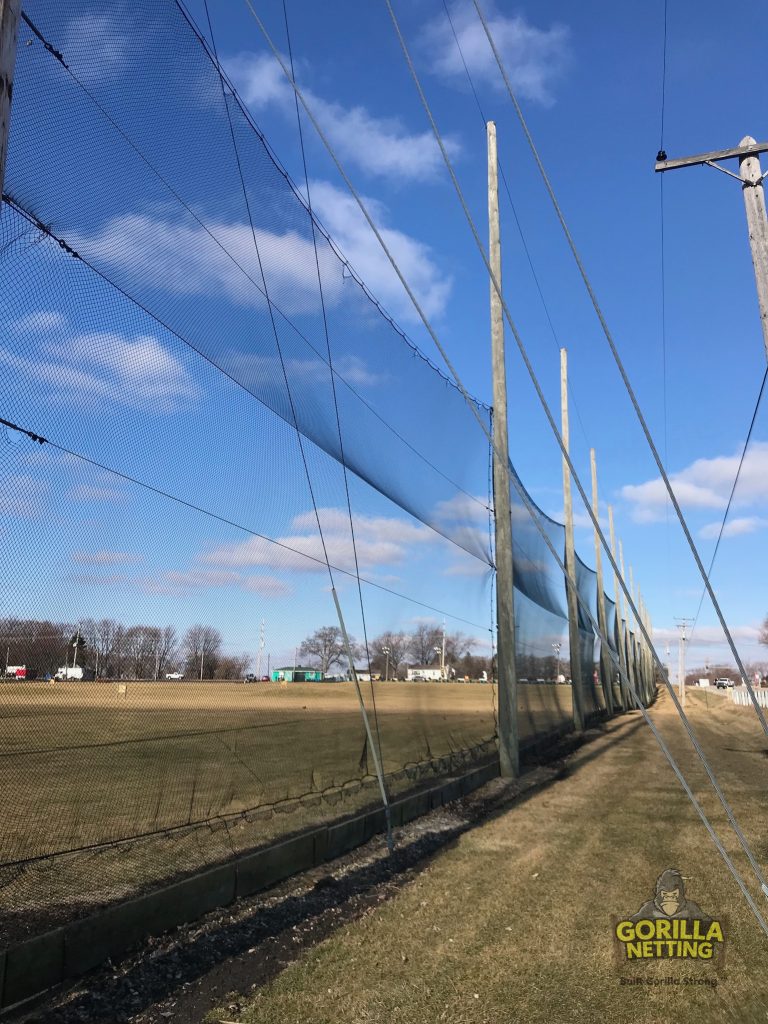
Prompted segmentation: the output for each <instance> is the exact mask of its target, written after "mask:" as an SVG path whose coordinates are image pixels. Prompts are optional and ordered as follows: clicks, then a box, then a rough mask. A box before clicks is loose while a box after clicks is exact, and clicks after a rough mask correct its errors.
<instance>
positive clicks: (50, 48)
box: [0, 8, 482, 504]
mask: <svg viewBox="0 0 768 1024" xmlns="http://www.w3.org/2000/svg"><path fill="white" fill-rule="evenodd" d="M181 9H182V11H183V8H181ZM183 13H184V14H185V17H186V19H187V20H188V21H189V16H188V15H187V14H186V12H184V11H183ZM22 18H23V20H24V22H25V23H26V25H27V27H28V28H29V29H30V31H31V32H33V33H34V35H35V36H36V37H37V38H38V39H40V40H41V42H42V43H43V45H44V48H45V49H46V50H47V51H48V52H49V53H50V54H51V55H52V56H53V57H54V58H55V59H56V60H57V61H58V62H59V63H60V64H61V66H62V67H63V68H64V70H65V71H66V72H67V74H68V75H69V77H70V78H71V79H72V81H73V82H74V83H75V84H76V85H77V86H78V87H79V88H80V89H81V90H82V92H83V93H84V95H86V96H87V97H88V99H89V100H90V101H91V103H93V105H94V106H95V107H96V109H97V110H98V111H99V112H100V113H101V114H102V116H103V117H104V118H105V119H106V120H107V121H108V122H109V124H110V125H111V126H112V127H113V128H114V130H115V131H116V132H117V134H118V135H119V136H120V138H121V139H122V140H123V141H124V142H125V143H126V145H128V146H129V147H130V148H131V149H132V150H133V152H134V153H135V154H136V156H137V157H138V158H139V159H140V160H141V161H142V163H143V164H144V165H145V166H146V167H147V168H148V170H150V171H151V172H152V174H153V175H154V176H155V177H156V178H157V180H158V181H159V182H160V183H161V184H162V186H163V187H164V188H165V189H166V190H167V191H168V193H169V194H170V195H171V196H172V197H173V198H174V199H175V200H176V202H178V203H179V205H180V206H181V207H182V208H183V209H184V210H185V211H186V212H187V213H188V214H189V215H190V217H192V219H193V220H194V221H195V222H196V223H197V224H198V225H199V227H200V228H201V229H202V230H203V231H204V232H205V234H206V235H207V236H208V237H209V238H210V239H211V241H212V242H213V243H214V244H215V245H216V246H217V248H218V249H219V250H220V251H221V252H222V253H223V254H224V255H225V256H226V257H227V258H228V259H229V260H230V261H231V262H232V263H233V265H234V266H236V267H237V269H238V270H239V271H240V272H241V273H242V274H243V276H244V277H245V278H246V280H247V281H249V282H250V284H252V285H253V286H254V288H256V290H257V291H258V292H259V294H260V295H262V296H263V297H264V298H266V296H265V295H264V289H263V288H262V286H261V285H260V284H259V282H258V281H257V280H256V279H255V278H254V277H253V275H252V274H250V273H249V272H248V270H247V269H246V268H245V267H244V266H243V265H242V263H240V261H239V260H238V259H237V257H236V256H235V255H233V253H232V252H230V250H229V249H228V248H227V247H226V246H225V245H224V243H223V242H222V241H221V239H220V238H219V237H218V236H217V235H216V233H215V232H214V231H212V230H211V228H210V227H209V226H208V225H207V224H206V222H205V221H204V220H203V219H202V218H201V217H200V215H199V214H198V213H197V212H196V211H195V210H194V209H193V207H191V206H190V205H189V204H188V203H187V201H186V200H185V199H184V197H183V196H182V195H181V194H180V193H179V192H178V191H177V190H176V189H175V188H174V186H173V185H172V184H171V183H170V182H169V181H168V179H167V178H166V177H165V176H164V175H163V174H162V172H161V171H159V170H158V168H157V167H155V165H154V164H153V163H152V162H151V160H150V159H149V158H148V157H147V156H146V154H145V153H144V152H143V151H142V149H141V148H140V147H139V146H138V145H137V144H136V143H135V142H134V141H133V139H132V138H131V137H130V136H129V135H128V134H127V132H126V131H125V130H124V129H123V128H122V127H121V126H120V124H119V123H118V122H117V121H116V120H115V118H114V117H113V116H112V114H110V112H109V111H108V110H107V109H106V107H104V106H103V104H102V103H101V102H100V101H99V100H98V98H97V97H96V96H95V95H94V94H93V93H92V92H91V91H90V89H88V87H87V86H86V85H84V84H83V82H82V81H81V80H80V79H79V78H78V76H77V75H76V74H75V73H74V71H73V70H72V68H71V67H70V66H69V64H68V63H67V62H66V60H65V59H64V55H63V54H62V53H61V52H60V51H59V50H57V49H56V48H55V47H54V46H53V45H52V44H51V43H49V42H48V41H47V40H46V39H45V36H44V35H43V34H42V32H41V31H40V30H39V29H38V28H37V26H36V25H35V24H34V22H33V21H32V20H31V19H30V18H29V17H28V16H27V15H26V14H25V13H24V12H23V11H22ZM190 24H191V22H190ZM196 37H197V38H198V39H200V36H199V35H197V33H196ZM200 41H201V42H203V43H204V42H205V41H204V40H202V39H200ZM205 52H206V56H208V57H209V59H210V60H211V63H212V64H213V65H214V68H216V70H217V71H218V73H219V75H223V77H224V80H225V81H226V83H227V88H228V89H229V90H230V91H231V92H232V95H233V96H234V97H235V98H237V100H238V104H239V106H240V109H241V110H243V111H244V113H245V112H246V110H245V108H244V106H243V104H242V102H241V101H240V100H239V97H237V93H236V91H235V89H234V87H233V85H232V83H231V82H230V81H229V79H228V78H227V77H226V75H225V74H224V72H223V69H222V68H221V67H220V66H218V67H217V66H216V63H215V61H214V59H213V56H212V55H211V54H210V53H208V50H207V48H205ZM249 124H250V122H249ZM251 127H253V125H251ZM254 130H256V129H255V128H254ZM257 133H258V132H257ZM258 134H259V138H260V139H261V140H262V141H263V142H264V143H265V144H266V140H265V139H263V137H262V136H261V134H260V133H258ZM267 149H268V147H267ZM268 151H269V150H268ZM270 158H271V159H272V160H273V162H275V165H276V166H277V167H278V169H279V170H280V171H281V173H282V174H283V175H284V176H285V177H286V179H287V180H288V181H289V184H290V185H291V188H292V189H293V191H294V192H295V194H296V196H297V198H298V199H299V201H301V202H303V200H302V199H301V195H300V194H299V192H298V190H297V189H296V188H295V186H294V184H293V182H292V181H291V180H290V178H289V176H288V174H287V172H286V171H285V170H284V169H283V168H282V167H280V165H279V164H277V161H276V159H275V157H274V156H273V154H272V153H271V152H270ZM4 198H5V197H4ZM14 205H17V204H14ZM18 209H19V211H20V212H22V213H25V212H26V211H24V210H23V208H21V207H20V206H19V207H18ZM309 213H310V218H311V221H312V228H313V235H314V233H315V231H316V230H317V229H319V230H321V231H322V233H323V237H324V238H325V239H326V241H328V242H329V243H331V244H332V246H333V249H334V252H335V253H336V255H337V257H338V258H339V259H340V261H341V262H342V265H343V267H344V268H346V269H347V270H348V271H349V272H350V273H351V274H352V276H353V277H354V278H355V280H356V281H357V283H358V284H361V282H360V281H359V279H358V278H357V275H356V274H355V272H354V270H353V268H352V267H351V266H350V264H349V263H348V261H347V260H346V258H345V257H344V256H343V254H341V253H339V252H338V249H337V247H336V246H335V244H333V243H332V240H331V239H330V238H329V237H328V236H327V234H326V233H325V232H324V231H323V230H322V227H321V226H320V225H319V222H318V219H317V214H316V213H315V211H314V210H310V211H309ZM30 219H32V220H33V221H34V218H33V217H30ZM38 226H39V225H38ZM48 233H49V234H50V232H48ZM17 240H18V239H17V238H15V239H12V240H11V241H9V242H8V243H7V244H6V247H5V248H7V247H8V246H10V245H12V244H13V243H14V242H15V241H17ZM5 248H4V249H3V250H0V254H2V252H4V251H5ZM80 258H81V259H82V260H83V262H84V263H86V264H87V265H88V266H89V267H91V269H92V270H94V271H95V272H96V273H99V274H100V276H101V277H102V278H103V279H104V280H106V281H107V282H108V283H110V284H112V285H113V286H114V287H117V286H116V285H114V282H112V281H111V280H110V279H109V278H108V277H106V275H105V274H103V273H102V272H101V271H99V270H97V269H96V268H95V267H93V266H92V265H91V264H90V263H88V261H87V260H85V259H84V258H83V257H82V256H81V257H80ZM123 294H125V293H123ZM366 294H367V295H368V297H369V298H370V299H371V301H372V302H374V303H375V305H376V306H377V308H378V309H379V311H380V312H381V314H382V315H383V316H384V317H385V319H386V320H387V321H388V322H389V323H390V324H391V325H392V327H393V328H394V329H395V330H396V331H397V333H398V334H399V335H400V337H401V338H402V339H403V340H404V341H405V342H406V344H407V345H408V346H409V348H411V349H412V350H413V351H414V352H415V353H417V354H418V355H419V356H420V357H421V358H422V359H423V360H424V361H425V362H426V363H427V364H428V365H429V366H430V367H431V368H432V369H434V370H435V371H436V372H437V373H440V376H441V377H442V378H443V379H444V380H446V381H447V382H448V383H451V384H453V382H452V381H450V380H449V379H448V378H447V377H445V375H444V374H442V373H441V371H440V370H439V368H437V367H435V366H434V364H433V363H432V362H431V361H430V360H428V359H427V358H426V356H424V354H423V353H422V352H420V351H419V349H418V348H417V347H416V346H415V345H414V344H413V342H411V341H410V340H409V339H408V338H407V337H406V335H405V334H404V333H403V331H402V330H400V328H398V327H397V325H396V324H395V323H394V321H393V320H392V318H391V317H390V316H389V315H388V314H387V313H386V312H385V311H384V310H383V309H382V308H381V306H380V305H379V303H378V302H377V301H376V300H375V299H373V297H372V296H370V295H369V293H368V292H367V290H366ZM127 297H128V298H131V299H132V296H127ZM271 301H272V306H273V309H274V310H275V311H276V312H277V313H278V314H279V315H280V316H281V317H282V319H283V320H284V321H285V322H286V323H287V324H288V325H289V326H290V327H291V329H292V330H293V331H294V332H295V333H296V335H297V337H299V338H301V340H302V341H303V342H304V343H305V344H306V345H307V347H308V348H309V349H310V351H311V352H313V353H314V354H315V355H316V356H317V357H318V359H320V360H322V361H323V362H326V358H325V356H324V355H323V353H322V352H321V351H320V350H319V349H318V348H316V347H315V346H314V345H313V344H312V342H311V341H310V339H309V338H308V337H307V336H306V335H305V334H304V333H303V332H302V331H301V330H300V329H299V327H298V326H297V325H296V324H295V323H294V321H293V320H292V319H291V318H290V317H289V316H288V314H287V313H286V312H285V311H284V310H283V309H282V308H281V307H280V306H279V305H278V304H277V303H276V302H275V301H274V298H272V299H271ZM141 308H142V309H143V310H144V311H145V312H147V313H148V314H149V315H150V316H152V317H153V319H156V320H158V318H157V317H155V316H154V314H153V313H151V311H149V310H147V309H145V307H141ZM158 322H159V323H162V321H160V320H158ZM162 326H163V327H165V328H166V329H170V328H168V326H167V325H166V324H164V323H163V324H162ZM174 333H175V332H174ZM176 336H177V337H178V338H179V339H180V340H181V341H182V342H183V343H184V344H185V345H186V346H187V347H189V348H191V349H192V350H193V351H195V352H197V353H198V355H201V356H202V357H203V358H204V359H206V360H207V362H209V363H210V364H211V365H212V366H214V367H215V368H216V369H217V370H219V371H220V372H221V373H224V374H225V375H226V376H229V374H227V372H226V371H225V370H223V369H222V368H221V367H220V366H219V365H218V364H217V363H216V362H214V360H213V359H212V358H210V357H209V356H206V355H204V353H202V352H200V350H199V349H197V348H195V346H194V345H192V344H191V342H189V341H188V340H187V339H186V338H184V337H182V336H181V335H178V334H177V335H176ZM331 372H332V373H333V374H334V375H335V377H336V378H338V379H339V380H340V381H341V382H342V383H343V384H344V385H345V387H347V388H348V390H349V391H350V392H351V393H352V394H353V395H354V396H355V398H357V399H358V401H360V402H362V404H363V405H364V406H365V407H366V408H367V409H368V410H369V412H371V413H372V414H373V415H374V416H375V417H376V418H377V419H378V420H379V422H380V423H381V424H382V425H383V426H384V427H386V428H387V429H388V430H389V431H390V432H391V433H392V434H394V436H395V437H396V438H397V439H398V440H399V441H401V442H402V443H403V444H404V445H405V446H406V447H407V448H409V449H410V450H411V451H412V452H413V453H414V455H416V456H418V458H420V459H421V460H422V461H423V462H424V463H425V464H426V465H428V466H429V467H430V469H433V470H434V471H435V472H436V473H437V474H439V475H440V476H441V477H443V479H444V480H446V481H447V482H448V483H449V484H451V486H452V487H455V488H456V489H457V490H459V491H461V492H462V494H464V495H466V496H467V497H468V498H471V499H472V501H475V502H477V503H478V504H482V503H481V502H479V501H478V498H477V496H476V495H474V494H472V493H471V492H469V491H467V490H465V489H464V488H463V487H462V486H461V484H459V483H457V482H456V481H455V480H453V479H451V477H449V476H448V475H447V474H446V473H445V472H444V471H443V470H441V469H440V468H439V467H437V466H436V465H434V463H432V462H431V461H430V460H429V459H428V458H427V457H426V455H424V454H423V453H422V452H420V451H419V450H418V449H417V448H416V447H415V446H414V445H413V444H412V443H411V442H410V441H408V440H407V439H406V438H405V437H403V436H402V434H400V433H399V431H398V430H397V429H396V428H395V427H394V426H392V424H391V423H389V421H388V420H386V419H384V417H383V416H382V415H381V413H379V412H377V410H376V409H375V408H374V407H373V406H372V405H371V404H370V402H369V401H368V400H367V399H366V398H365V397H364V396H363V395H362V394H361V393H360V392H359V391H357V390H356V389H355V388H354V387H353V385H352V384H350V382H349V381H348V380H347V379H346V378H345V377H344V376H343V374H341V373H339V371H338V370H337V369H336V368H335V367H333V368H331ZM230 379H231V380H234V378H231V377H230ZM234 383H236V384H238V386H239V387H241V388H243V390H245V391H247V392H248V394H250V395H252V397H254V398H256V400H257V401H259V402H261V399H260V398H258V396H256V395H254V393H253V392H252V391H250V390H249V389H248V388H246V387H245V386H244V385H242V384H240V383H239V382H238V381H236V380H235V381H234ZM453 386H455V385H453ZM473 400H474V401H475V402H477V404H478V405H481V404H482V403H481V402H480V401H479V400H478V399H473ZM262 404H263V402H262ZM267 408H268V407H267ZM271 411H273V412H274V411H275V410H271ZM276 415H280V414H279V413H276Z"/></svg>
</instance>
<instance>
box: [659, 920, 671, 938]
mask: <svg viewBox="0 0 768 1024" xmlns="http://www.w3.org/2000/svg"><path fill="white" fill-rule="evenodd" d="M671 927H672V922H671V921H664V920H663V919H661V918H660V919H659V920H658V921H657V922H656V938H657V939H668V938H669V932H670V929H671Z"/></svg>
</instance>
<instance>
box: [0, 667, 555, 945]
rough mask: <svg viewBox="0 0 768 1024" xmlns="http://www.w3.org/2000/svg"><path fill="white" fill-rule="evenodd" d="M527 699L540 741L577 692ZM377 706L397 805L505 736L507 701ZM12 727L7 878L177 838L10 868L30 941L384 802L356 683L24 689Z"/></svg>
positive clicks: (475, 692)
mask: <svg viewBox="0 0 768 1024" xmlns="http://www.w3.org/2000/svg"><path fill="white" fill-rule="evenodd" d="M363 692H364V697H365V700H366V705H367V707H368V712H369V715H370V717H371V721H372V725H373V726H374V727H375V718H374V711H373V702H372V700H371V687H370V684H363ZM520 692H521V701H520V704H521V708H520V729H521V734H522V735H523V736H524V737H525V736H528V735H533V734H534V733H545V732H548V731H550V730H551V729H554V728H556V727H557V726H559V725H562V724H563V723H564V722H566V721H567V720H568V719H569V718H570V715H571V704H570V689H569V688H568V687H563V686H560V687H554V686H525V687H521V688H520ZM375 698H376V701H375V703H376V718H377V719H378V726H379V731H380V736H381V748H382V752H383V763H384V770H385V772H386V773H387V774H388V776H389V786H390V789H391V791H392V792H398V791H401V790H403V789H405V788H408V787H409V786H412V785H413V784H414V782H415V781H418V778H419V775H420V774H422V775H424V776H428V775H430V774H432V775H434V774H450V773H451V771H455V770H457V769H458V767H460V764H461V757H460V756H459V755H460V754H461V752H462V751H466V750H470V749H472V748H477V747H478V746H480V745H482V744H483V743H486V744H487V743H489V741H492V739H493V736H494V733H495V724H494V721H495V720H494V703H495V692H494V688H493V687H492V686H488V685H481V684H474V685H473V684H463V683H393V682H387V683H379V684H376V686H375ZM0 720H1V721H2V729H1V730H0V764H1V765H2V773H3V775H2V777H3V790H2V792H3V805H2V807H3V809H2V821H1V825H2V827H1V828H0V864H5V865H11V864H12V863H13V862H17V861H22V860H26V859H28V858H40V857H45V856H48V855H50V854H55V853H60V852H62V851H73V850H77V849H78V848H83V847H93V846H100V845H101V844H105V843H110V842H114V841H120V840H124V839H127V838H130V837H136V836H140V835H142V834H147V833H157V832H160V833H164V832H166V830H169V829H173V830H177V831H175V832H173V833H171V834H170V835H166V834H163V835H160V836H159V837H151V838H147V839H144V840H140V841H136V842H133V843H131V844H130V845H121V846H119V847H117V848H110V847H107V848H105V849H96V850H87V851H85V852H80V853H72V854H70V855H68V856H65V857H63V858H56V859H54V860H53V861H47V860H45V861H37V862H35V863H34V864H31V865H28V866H25V867H24V868H23V870H22V869H21V868H20V867H18V866H7V867H5V868H3V867H0V922H1V921H3V920H5V922H6V924H7V922H8V915H11V916H12V917H13V918H14V919H15V921H16V923H17V925H20V924H21V923H22V922H24V927H25V929H29V928H33V929H34V928H37V927H40V926H42V924H43V923H44V922H45V921H46V920H47V919H48V918H51V919H55V920H60V919H61V917H62V916H67V914H68V912H69V911H68V907H72V908H75V907H77V908H80V910H81V909H82V907H83V906H84V905H87V904H91V905H92V904H97V903H100V902H104V901H105V900H110V899H115V898H121V897H125V896H128V895H131V894H133V893H135V892H137V891H141V890H142V889H143V888H146V887H147V886H149V885H152V884H155V883H156V882H158V881H160V880H162V879H165V878H168V877H172V876H174V875H176V874H179V873H183V872H186V871H191V870H195V869H197V868H199V867H201V866H203V865H204V864H206V863H213V862H216V861H218V860H221V859H223V858H225V857H227V856H231V854H232V852H240V851H242V850H245V849H249V848H252V847H254V846H256V845H259V844H261V843H264V842H268V841H270V840H272V839H274V838H276V837H277V836H279V835H280V834H285V833H287V832H291V831H295V830H296V829H298V828H301V827H303V826H305V825H307V824H312V823H315V822H317V821H319V820H327V819H328V818H329V817H338V816H340V815H342V814H345V813H349V812H351V811H353V810H355V809H357V808H358V807H361V806H364V805H366V804H370V803H371V802H374V801H376V800H377V799H378V791H377V788H376V785H375V779H374V778H373V771H374V767H373V761H372V759H371V758H370V756H369V757H367V759H366V756H365V755H366V750H365V733H364V728H363V723H362V720H361V715H360V710H359V705H358V700H357V696H356V692H355V690H354V687H353V685H352V684H350V683H340V684H312V683H308V684H289V685H288V686H286V687H281V686H280V685H279V684H265V683H259V684H254V685H243V684H235V683H225V682H214V681H211V682H203V683H187V682H185V683H167V682H164V683H143V682H129V683H128V684H127V691H126V693H125V694H124V695H121V694H118V692H117V687H116V685H115V684H114V683H71V682H67V683H9V684H2V685H0ZM452 758H453V760H452ZM245 811H248V812H249V814H248V815H247V816H246V817H244V818H237V819H234V820H233V821H232V823H231V824H229V825H228V827H227V828H222V827H220V826H219V825H218V824H217V823H216V821H215V820H214V822H213V824H212V825H211V826H210V827H208V826H206V827H205V828H203V829H200V828H197V829H189V828H187V827H186V826H188V825H193V824H194V823H195V822H200V821H207V820H210V819H220V818H222V817H223V818H225V819H226V818H227V817H228V816H233V815H237V814H238V813H239V812H245ZM46 915H48V917H46ZM11 930H12V929H11V928H10V926H8V927H6V928H4V929H3V932H4V934H5V935H6V937H7V935H8V934H9V933H10V931H11Z"/></svg>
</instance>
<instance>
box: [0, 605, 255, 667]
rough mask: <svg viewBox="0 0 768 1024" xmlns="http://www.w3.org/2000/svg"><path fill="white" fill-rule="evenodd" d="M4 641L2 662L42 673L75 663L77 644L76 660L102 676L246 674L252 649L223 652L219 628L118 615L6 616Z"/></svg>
mask: <svg viewBox="0 0 768 1024" xmlns="http://www.w3.org/2000/svg"><path fill="white" fill-rule="evenodd" d="M78 635H79V637H80V640H78V639H77V638H78ZM0 644H2V649H0V650H2V655H3V656H4V657H5V662H4V666H5V665H11V666H12V665H26V666H27V667H28V668H30V669H32V670H34V671H35V672H36V673H37V675H38V676H45V675H53V674H54V673H55V672H56V671H57V669H59V668H60V667H61V666H62V665H65V664H68V665H71V664H72V660H73V655H74V648H75V645H76V646H77V663H78V664H79V665H83V666H84V667H86V666H87V667H88V668H89V669H93V671H94V672H95V673H96V675H97V676H98V677H99V678H102V679H164V678H165V676H166V675H167V674H168V673H171V672H181V673H182V674H183V675H185V676H187V677H190V678H199V677H200V673H201V669H202V672H203V676H204V678H206V679H238V678H240V679H242V678H243V676H244V675H245V673H246V672H247V670H248V666H249V664H250V661H251V658H250V656H249V655H248V654H241V655H235V656H233V655H225V654H223V653H222V648H223V645H224V639H223V637H222V635H221V633H220V632H219V630H218V629H216V628H215V627H214V626H205V625H200V624H198V625H195V626H190V628H189V629H188V630H187V631H186V632H185V633H179V631H178V630H177V629H176V627H175V626H141V625H138V626H125V625H123V623H121V622H117V621H116V620H115V619H83V620H82V622H80V623H76V624H73V623H71V622H52V621H50V620H48V619H12V618H8V619H4V620H2V622H0Z"/></svg>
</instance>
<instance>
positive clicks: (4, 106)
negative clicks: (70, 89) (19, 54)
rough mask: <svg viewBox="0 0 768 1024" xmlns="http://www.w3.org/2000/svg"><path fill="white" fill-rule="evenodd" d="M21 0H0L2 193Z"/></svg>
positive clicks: (0, 189)
mask: <svg viewBox="0 0 768 1024" xmlns="http://www.w3.org/2000/svg"><path fill="white" fill-rule="evenodd" d="M20 13H21V0H0V195H2V192H3V188H4V185H5V157H6V154H7V152H8V129H9V127H10V124H11V97H12V96H13V69H14V67H15V65H16V37H17V35H18V31H19V14H20Z"/></svg>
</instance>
